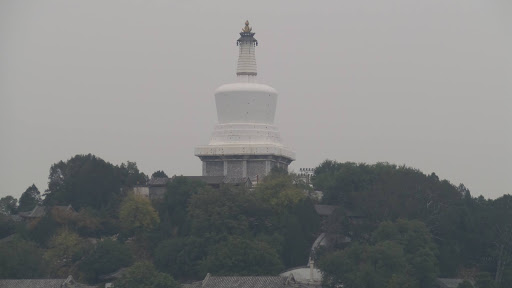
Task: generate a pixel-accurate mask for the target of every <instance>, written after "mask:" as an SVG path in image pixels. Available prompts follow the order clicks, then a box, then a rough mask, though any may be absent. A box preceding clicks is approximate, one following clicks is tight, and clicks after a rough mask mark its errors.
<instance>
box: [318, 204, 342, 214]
mask: <svg viewBox="0 0 512 288" xmlns="http://www.w3.org/2000/svg"><path fill="white" fill-rule="evenodd" d="M338 207H339V206H334V205H315V211H316V213H317V214H318V215H320V216H329V215H331V214H332V213H333V212H334V211H335V210H336V209H338Z"/></svg>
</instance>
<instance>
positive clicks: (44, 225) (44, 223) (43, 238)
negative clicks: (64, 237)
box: [22, 213, 59, 246]
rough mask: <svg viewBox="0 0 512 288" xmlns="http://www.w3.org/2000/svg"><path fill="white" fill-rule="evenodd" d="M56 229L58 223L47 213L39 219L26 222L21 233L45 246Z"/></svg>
mask: <svg viewBox="0 0 512 288" xmlns="http://www.w3.org/2000/svg"><path fill="white" fill-rule="evenodd" d="M57 229H59V224H58V223H57V222H56V221H55V220H54V219H53V217H52V216H51V214H50V213H47V214H46V215H45V216H43V217H42V218H41V219H35V220H32V221H30V222H28V224H27V227H26V230H25V231H22V233H23V234H25V235H26V236H27V237H28V238H29V239H30V240H32V241H34V242H36V243H38V244H39V245H41V246H45V245H46V244H48V241H49V240H50V238H51V237H52V236H53V235H54V234H55V232H56V231H57Z"/></svg>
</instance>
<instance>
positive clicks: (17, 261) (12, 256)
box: [0, 237, 44, 279]
mask: <svg viewBox="0 0 512 288" xmlns="http://www.w3.org/2000/svg"><path fill="white" fill-rule="evenodd" d="M42 256H43V255H42V251H41V249H39V247H38V246H37V245H36V244H35V243H33V242H29V241H26V240H23V239H21V238H20V237H17V238H15V239H13V240H11V241H8V242H3V243H2V244H1V245H0V279H6V278H11V279H31V278H37V277H43V275H44V273H43V267H44V260H43V257H42Z"/></svg>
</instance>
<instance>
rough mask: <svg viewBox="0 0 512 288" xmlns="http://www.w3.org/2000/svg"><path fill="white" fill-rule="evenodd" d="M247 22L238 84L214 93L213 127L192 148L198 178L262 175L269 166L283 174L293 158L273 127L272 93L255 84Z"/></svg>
mask: <svg viewBox="0 0 512 288" xmlns="http://www.w3.org/2000/svg"><path fill="white" fill-rule="evenodd" d="M254 34H255V33H253V32H252V28H251V27H249V21H246V22H245V27H244V28H243V30H242V32H240V36H241V37H240V38H239V39H238V41H237V45H238V46H239V47H240V55H239V57H238V66H237V72H236V75H237V78H238V82H237V83H232V84H226V85H222V86H220V87H219V88H218V89H217V90H216V91H215V102H216V104H217V118H218V124H217V125H216V126H215V129H214V131H213V134H212V136H211V139H210V143H209V144H208V145H206V146H199V147H197V148H196V149H195V155H196V156H198V157H199V158H200V159H201V161H202V162H203V176H225V177H229V178H239V177H250V178H251V179H252V180H254V179H258V177H259V178H261V177H263V176H265V175H267V174H268V173H269V172H270V170H271V169H272V168H273V167H276V166H277V167H280V168H284V169H288V165H289V164H290V163H291V162H292V161H293V160H295V153H294V152H292V151H291V150H290V149H288V148H286V147H284V146H283V144H282V142H281V136H280V134H279V130H278V129H277V127H276V126H274V116H275V113H276V105H277V91H276V90H275V89H274V88H272V87H270V86H268V85H264V84H259V83H257V79H256V76H257V74H258V73H257V70H256V57H255V48H256V46H257V45H258V41H257V40H256V39H254Z"/></svg>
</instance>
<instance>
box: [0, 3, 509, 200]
mask: <svg viewBox="0 0 512 288" xmlns="http://www.w3.org/2000/svg"><path fill="white" fill-rule="evenodd" d="M507 2H508V3H507ZM510 3H512V1H509V0H503V1H491V0H450V1H447V0H429V1H410V0H386V1H383V0H366V1H365V0H363V1H361V0H357V1H356V0H354V1H340V0H335V1H296V0H294V1H276V0H271V1H262V0H258V1H200V2H199V1H156V0H155V1H142V0H141V1H126V0H123V1H105V0H97V1H95V0H84V1H67V0H61V1H43V0H41V1H21V0H13V1H6V0H0V137H1V141H0V197H2V196H5V195H13V196H16V197H19V195H20V194H21V193H22V192H23V191H24V190H25V189H26V188H27V187H28V186H29V185H31V184H32V183H35V184H36V185H37V186H38V187H39V190H41V191H44V190H45V189H46V188H47V177H48V173H49V169H50V166H51V165H52V164H53V163H56V162H58V161H59V160H67V159H69V158H71V157H72V156H74V155H76V154H86V153H92V154H95V155H97V156H99V157H101V158H103V159H105V160H107V161H109V162H111V163H114V164H120V163H121V162H125V161H127V160H130V161H135V162H137V164H138V166H139V168H140V169H141V170H142V171H143V172H145V173H146V174H151V173H152V172H154V171H155V170H159V169H162V170H164V171H165V172H166V173H167V174H168V175H173V174H183V175H200V173H201V162H200V160H199V159H198V158H197V157H195V156H194V151H193V148H194V147H195V146H197V145H202V144H207V143H208V140H209V137H210V134H211V132H212V131H213V127H214V124H215V122H216V120H217V118H216V111H215V101H214V96H213V92H214V90H215V89H216V88H217V87H218V86H220V85H222V84H225V83H230V82H233V81H235V79H236V76H235V69H236V60H237V57H238V50H237V46H236V44H235V42H236V39H238V37H239V35H238V33H239V31H240V30H241V28H242V27H243V23H244V22H245V20H246V19H248V20H249V21H250V22H251V26H252V27H253V32H256V35H255V37H256V39H258V41H259V44H260V45H259V46H258V48H257V50H256V58H257V62H258V72H259V82H262V83H265V84H268V85H271V86H273V87H274V88H276V89H277V90H278V91H279V93H280V95H279V99H278V107H277V115H276V124H277V125H278V126H279V128H280V130H281V134H282V137H283V139H284V142H285V144H287V145H288V146H289V147H291V148H292V149H293V150H295V152H296V154H297V160H296V161H295V162H293V163H292V166H291V167H292V168H293V169H294V170H295V171H297V170H298V168H300V167H315V166H316V165H318V164H319V163H320V162H322V161H323V160H325V159H334V160H338V161H342V162H344V161H354V162H368V163H375V162H379V161H387V162H390V163H395V164H405V165H407V166H411V167H415V168H418V169H420V170H422V171H423V172H425V173H431V172H435V173H436V174H437V175H438V176H439V177H440V178H444V179H448V180H449V181H450V182H452V183H454V184H456V185H458V184H459V183H464V184H465V185H466V186H467V187H468V188H469V189H470V190H471V192H472V194H473V195H480V194H482V195H484V196H486V197H490V198H496V197H498V196H500V195H502V194H505V193H512V183H511V182H512V17H511V15H512V5H511V4H510Z"/></svg>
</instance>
